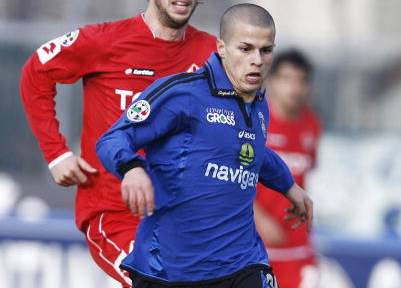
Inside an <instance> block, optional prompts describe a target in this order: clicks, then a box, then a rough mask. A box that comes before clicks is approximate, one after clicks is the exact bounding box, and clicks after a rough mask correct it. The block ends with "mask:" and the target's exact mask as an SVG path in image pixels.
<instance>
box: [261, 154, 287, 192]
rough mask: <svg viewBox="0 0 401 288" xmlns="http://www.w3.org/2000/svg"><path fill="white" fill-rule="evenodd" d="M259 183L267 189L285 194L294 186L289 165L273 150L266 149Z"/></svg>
mask: <svg viewBox="0 0 401 288" xmlns="http://www.w3.org/2000/svg"><path fill="white" fill-rule="evenodd" d="M263 157H264V159H263V165H262V169H261V171H260V174H259V182H260V183H262V184H263V185H264V186H265V187H267V188H270V189H273V190H275V191H278V192H280V193H283V194H285V193H286V192H288V190H290V188H291V187H292V185H294V179H293V177H292V175H291V172H290V170H289V169H288V166H287V164H285V162H284V161H283V160H282V159H281V158H280V156H278V155H277V154H276V153H275V152H274V151H273V150H271V149H270V148H268V147H266V148H265V153H264V156H263Z"/></svg>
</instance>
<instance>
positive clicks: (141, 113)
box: [127, 100, 150, 122]
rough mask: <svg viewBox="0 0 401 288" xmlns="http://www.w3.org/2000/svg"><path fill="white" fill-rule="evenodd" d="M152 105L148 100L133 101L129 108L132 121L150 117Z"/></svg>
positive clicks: (128, 112) (128, 111)
mask: <svg viewBox="0 0 401 288" xmlns="http://www.w3.org/2000/svg"><path fill="white" fill-rule="evenodd" d="M149 114H150V105H149V102H148V101H146V100H139V101H137V102H135V103H133V104H132V105H131V106H130V107H129V108H128V110H127V117H128V119H129V120H131V121H132V122H142V121H144V120H146V119H147V118H148V117H149Z"/></svg>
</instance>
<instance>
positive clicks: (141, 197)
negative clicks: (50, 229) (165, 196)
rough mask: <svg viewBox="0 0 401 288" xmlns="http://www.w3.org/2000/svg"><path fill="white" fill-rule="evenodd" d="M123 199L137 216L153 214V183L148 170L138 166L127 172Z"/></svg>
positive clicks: (122, 187)
mask: <svg viewBox="0 0 401 288" xmlns="http://www.w3.org/2000/svg"><path fill="white" fill-rule="evenodd" d="M121 194H122V198H123V201H124V202H125V203H126V204H127V206H128V207H129V209H130V210H131V212H132V213H133V214H134V215H135V216H139V217H140V218H143V217H145V216H150V215H152V214H153V210H154V193H153V185H152V181H151V180H150V178H149V176H148V174H147V173H146V171H145V170H144V169H143V168H141V167H136V168H133V169H131V170H129V171H128V172H127V173H125V175H124V178H123V180H122V183H121Z"/></svg>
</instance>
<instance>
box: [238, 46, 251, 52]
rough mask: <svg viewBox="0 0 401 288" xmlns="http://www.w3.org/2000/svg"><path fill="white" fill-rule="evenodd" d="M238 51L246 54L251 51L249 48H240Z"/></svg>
mask: <svg viewBox="0 0 401 288" xmlns="http://www.w3.org/2000/svg"><path fill="white" fill-rule="evenodd" d="M239 50H241V51H242V52H245V53H247V52H249V51H251V48H249V47H240V48H239Z"/></svg>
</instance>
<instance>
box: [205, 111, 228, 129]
mask: <svg viewBox="0 0 401 288" xmlns="http://www.w3.org/2000/svg"><path fill="white" fill-rule="evenodd" d="M206 120H207V122H209V123H218V124H226V125H230V126H235V116H234V112H233V111H230V110H226V109H220V108H206Z"/></svg>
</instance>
